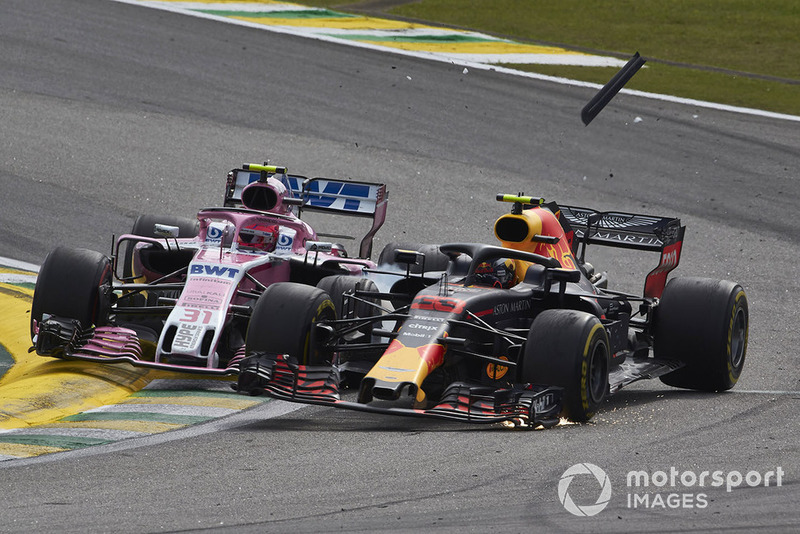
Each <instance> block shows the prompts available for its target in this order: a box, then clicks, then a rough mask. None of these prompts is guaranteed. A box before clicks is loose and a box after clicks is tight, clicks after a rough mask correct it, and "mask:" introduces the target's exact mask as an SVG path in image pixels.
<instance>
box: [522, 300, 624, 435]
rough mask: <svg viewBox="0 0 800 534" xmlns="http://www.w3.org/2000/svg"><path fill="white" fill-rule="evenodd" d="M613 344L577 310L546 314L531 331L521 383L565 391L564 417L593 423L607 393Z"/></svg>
mask: <svg viewBox="0 0 800 534" xmlns="http://www.w3.org/2000/svg"><path fill="white" fill-rule="evenodd" d="M608 366H609V343H608V334H607V333H606V329H605V328H604V327H603V325H602V323H601V322H600V320H599V319H598V318H597V317H595V316H594V315H591V314H589V313H586V312H582V311H577V310H545V311H543V312H542V313H540V314H539V315H538V316H537V317H536V319H535V320H534V321H533V324H532V325H531V329H530V332H529V333H528V340H527V342H526V343H525V352H524V354H523V360H522V366H521V370H520V377H519V378H520V382H524V383H530V384H539V385H543V386H559V387H562V388H564V393H563V397H562V411H561V415H562V416H563V417H566V418H567V419H570V420H571V421H576V422H584V421H588V420H589V419H591V418H592V417H593V416H594V414H595V412H596V411H597V409H598V408H599V407H600V404H601V403H602V402H603V400H605V398H606V395H607V393H608Z"/></svg>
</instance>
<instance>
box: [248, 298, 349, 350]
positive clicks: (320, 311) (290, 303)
mask: <svg viewBox="0 0 800 534" xmlns="http://www.w3.org/2000/svg"><path fill="white" fill-rule="evenodd" d="M335 319H336V309H335V308H334V305H333V302H332V301H331V298H330V297H329V296H328V294H327V293H325V292H324V291H322V290H321V289H318V288H316V287H311V286H306V285H303V284H297V283H294V282H279V283H277V284H272V285H271V286H269V287H268V288H267V289H266V291H264V293H262V294H261V296H260V297H259V298H258V301H257V302H256V305H255V308H254V309H253V315H252V316H251V317H250V324H249V325H248V327H247V339H246V341H245V353H246V355H247V356H251V355H253V353H255V352H266V353H270V354H289V355H290V356H292V357H294V358H296V359H297V362H298V363H300V364H303V365H325V364H327V363H329V361H330V358H331V354H330V353H329V352H327V351H325V350H324V349H322V348H321V347H320V346H319V345H318V344H317V343H315V340H314V339H313V338H314V336H313V327H314V324H316V323H318V322H320V321H327V320H335Z"/></svg>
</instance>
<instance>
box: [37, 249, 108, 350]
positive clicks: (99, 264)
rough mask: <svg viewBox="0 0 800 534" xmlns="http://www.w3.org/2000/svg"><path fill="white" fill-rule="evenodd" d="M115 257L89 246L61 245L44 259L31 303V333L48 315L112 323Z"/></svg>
mask: <svg viewBox="0 0 800 534" xmlns="http://www.w3.org/2000/svg"><path fill="white" fill-rule="evenodd" d="M111 286H112V279H111V261H110V260H109V259H108V257H106V256H104V255H103V254H100V253H99V252H94V251H93V250H86V249H71V248H65V247H58V248H56V249H54V250H52V251H51V252H50V253H49V254H48V255H47V257H46V258H45V260H44V263H43V264H42V268H41V269H40V270H39V275H38V276H37V278H36V289H35V290H34V293H33V302H32V304H31V337H33V334H34V332H35V328H34V325H35V324H38V323H40V322H41V321H42V318H43V316H44V315H55V316H58V317H63V318H66V319H77V320H78V321H79V322H80V323H81V326H82V327H83V328H89V327H91V326H103V325H105V324H108V316H109V312H110V310H111V291H112V289H111Z"/></svg>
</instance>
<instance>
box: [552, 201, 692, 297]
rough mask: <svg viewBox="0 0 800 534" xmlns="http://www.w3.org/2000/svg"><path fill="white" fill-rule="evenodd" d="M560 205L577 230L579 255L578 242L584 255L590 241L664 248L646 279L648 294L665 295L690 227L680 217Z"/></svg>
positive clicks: (622, 245)
mask: <svg viewBox="0 0 800 534" xmlns="http://www.w3.org/2000/svg"><path fill="white" fill-rule="evenodd" d="M558 209H560V211H561V216H562V217H563V220H565V221H566V222H567V223H568V224H569V226H570V227H571V229H572V230H573V231H574V232H575V234H574V239H573V242H572V243H571V246H572V250H573V253H575V254H576V255H577V252H578V251H577V248H578V244H582V245H583V250H582V252H581V259H582V258H583V256H584V254H585V251H586V245H589V244H595V245H605V246H610V247H620V248H629V249H636V250H651V251H655V252H660V253H661V259H660V261H659V264H658V266H657V267H656V268H655V269H653V270H652V271H650V273H648V275H647V278H646V279H645V285H644V296H645V297H660V296H661V293H662V292H663V291H664V286H666V283H667V274H668V273H669V272H670V271H672V270H673V269H675V267H677V266H678V262H679V261H680V255H681V247H682V245H683V235H684V232H685V230H686V227H685V226H681V221H680V219H676V218H672V217H658V216H652V215H639V214H634V213H625V212H619V211H605V212H600V211H596V210H593V209H588V208H579V207H576V206H561V205H559V206H558ZM563 220H562V224H563Z"/></svg>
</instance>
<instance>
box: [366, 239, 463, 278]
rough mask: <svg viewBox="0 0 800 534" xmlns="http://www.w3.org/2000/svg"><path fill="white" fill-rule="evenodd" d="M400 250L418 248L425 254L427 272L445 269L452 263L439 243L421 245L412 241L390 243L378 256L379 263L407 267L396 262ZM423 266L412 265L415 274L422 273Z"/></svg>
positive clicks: (417, 249) (418, 250)
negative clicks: (395, 255) (395, 258)
mask: <svg viewBox="0 0 800 534" xmlns="http://www.w3.org/2000/svg"><path fill="white" fill-rule="evenodd" d="M398 250H416V251H417V252H422V253H423V254H425V272H426V273H427V272H431V271H444V270H445V269H447V266H448V264H449V263H450V258H449V257H448V256H447V255H446V254H443V253H442V252H441V251H440V250H439V245H419V244H411V243H389V244H388V245H386V246H385V247H383V250H382V251H381V255H380V256H379V257H378V265H379V266H380V265H397V266H399V267H402V268H403V269H405V265H400V264H397V263H395V261H394V254H395V252H397V251H398ZM422 269H423V266H422V264H421V263H420V264H419V265H412V266H411V272H412V273H414V274H420V273H422Z"/></svg>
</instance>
